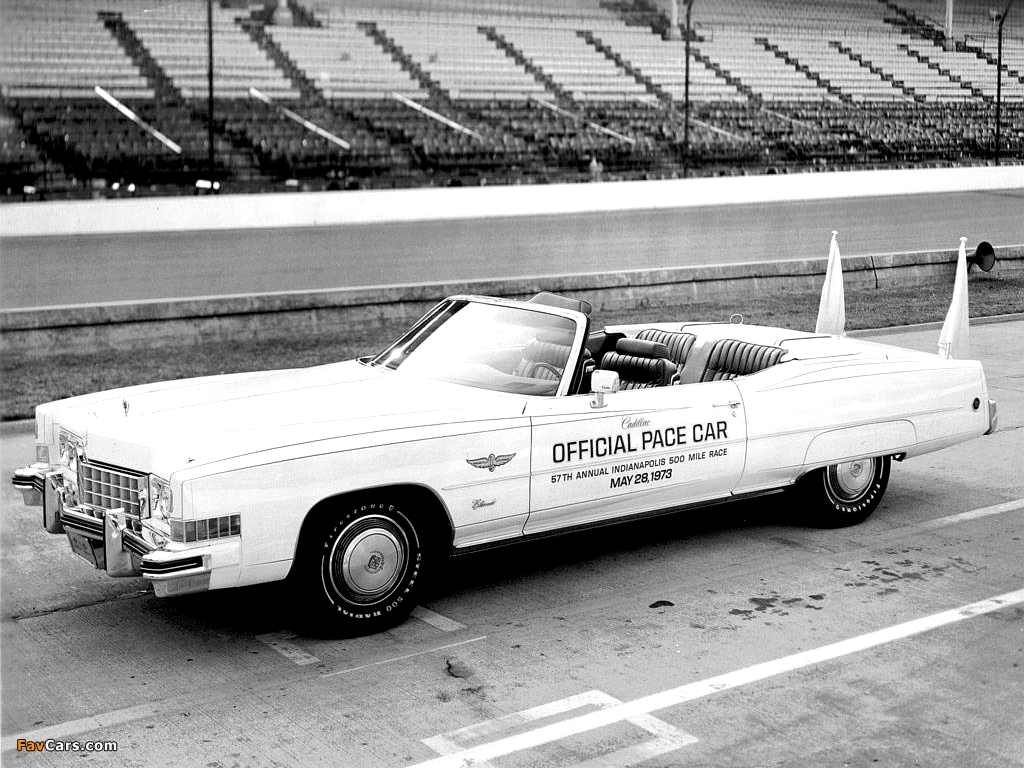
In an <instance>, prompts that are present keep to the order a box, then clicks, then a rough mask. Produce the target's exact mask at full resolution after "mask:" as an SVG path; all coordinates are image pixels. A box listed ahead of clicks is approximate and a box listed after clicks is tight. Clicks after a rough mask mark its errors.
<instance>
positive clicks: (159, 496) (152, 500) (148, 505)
mask: <svg viewBox="0 0 1024 768" xmlns="http://www.w3.org/2000/svg"><path fill="white" fill-rule="evenodd" d="M173 508H174V499H173V498H172V497H171V483H170V481H168V480H164V479H163V478H162V477H157V476H156V475H150V476H149V492H148V493H147V494H146V498H145V500H144V504H143V505H142V516H143V517H155V518H158V519H160V520H169V519H170V517H171V510H172V509H173Z"/></svg>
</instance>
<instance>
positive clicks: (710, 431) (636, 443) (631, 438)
mask: <svg viewBox="0 0 1024 768" xmlns="http://www.w3.org/2000/svg"><path fill="white" fill-rule="evenodd" d="M647 423H648V422H647V420H646V419H624V420H623V427H627V424H628V425H629V426H637V427H638V426H640V425H641V424H644V425H646V424H647ZM627 428H628V427H627ZM728 437H729V423H728V422H726V421H719V422H702V423H699V424H693V425H691V426H689V427H688V426H685V425H678V426H674V427H662V428H661V429H644V430H642V431H641V432H639V433H636V432H626V433H624V434H621V435H608V436H601V437H592V438H587V439H585V440H569V441H567V442H564V443H555V444H554V445H552V446H551V460H552V461H553V462H554V463H555V464H564V463H566V462H570V461H583V460H585V459H601V458H605V457H607V456H618V455H621V454H627V453H637V452H639V451H654V450H658V449H659V448H674V447H676V446H679V445H688V444H689V443H703V442H705V441H708V440H725V439H728Z"/></svg>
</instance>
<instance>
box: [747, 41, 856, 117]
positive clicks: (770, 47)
mask: <svg viewBox="0 0 1024 768" xmlns="http://www.w3.org/2000/svg"><path fill="white" fill-rule="evenodd" d="M754 42H755V43H757V44H758V45H760V46H762V47H763V48H764V49H765V50H766V51H768V52H770V53H772V54H774V56H775V57H776V58H778V59H782V60H783V61H784V62H786V63H787V64H789V66H791V67H792V68H793V69H795V70H796V71H797V72H802V73H803V74H804V76H805V77H807V78H808V79H809V80H812V81H813V82H814V83H815V84H816V85H817V86H818V87H819V88H823V89H825V90H826V91H827V92H828V93H830V94H832V95H833V96H835V97H836V98H837V99H839V100H840V101H845V102H847V103H852V102H853V98H852V97H851V96H849V95H847V94H845V93H843V91H842V89H840V88H838V87H836V86H834V85H832V83H831V82H829V81H828V80H826V79H825V78H824V77H822V76H821V73H819V72H815V71H814V70H812V69H811V68H810V67H808V66H807V65H806V64H802V63H801V62H800V60H799V59H797V58H795V57H793V56H791V55H790V54H789V52H788V51H784V50H783V49H782V48H780V47H779V46H778V45H776V44H775V43H772V42H770V41H769V40H768V38H767V37H755V38H754Z"/></svg>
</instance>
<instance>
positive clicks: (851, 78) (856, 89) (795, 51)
mask: <svg viewBox="0 0 1024 768" xmlns="http://www.w3.org/2000/svg"><path fill="white" fill-rule="evenodd" d="M832 34H833V33H830V34H829V35H822V34H820V32H818V31H815V30H801V29H794V30H772V31H771V33H770V34H769V35H767V36H766V38H765V39H766V40H767V41H768V43H769V44H770V45H776V46H778V47H779V48H780V49H783V50H785V51H786V52H787V53H788V54H789V55H790V56H791V57H793V58H794V59H796V60H799V62H800V63H801V64H804V65H806V66H807V67H808V68H809V69H811V70H813V71H814V72H816V73H818V74H820V76H821V77H822V78H823V79H826V80H827V81H828V83H830V84H831V85H832V86H833V87H835V88H838V89H839V90H840V91H841V92H842V93H843V94H844V95H845V96H848V97H849V99H850V100H851V101H853V102H856V103H865V102H888V101H897V102H898V101H909V100H912V99H911V97H910V96H908V95H907V94H905V93H904V92H903V91H902V90H900V88H899V87H898V86H897V85H896V84H895V83H894V78H892V77H889V78H888V79H886V78H885V76H884V73H882V72H881V71H880V70H877V69H875V70H873V69H871V68H869V67H867V66H865V65H864V64H863V63H862V62H860V61H857V60H855V59H852V58H850V57H849V56H847V55H846V54H844V53H842V52H841V51H840V50H839V49H838V48H837V47H836V46H838V45H841V44H840V43H839V41H838V40H832V39H830V38H831V35H832ZM834 34H837V35H838V32H834ZM833 43H834V45H833Z"/></svg>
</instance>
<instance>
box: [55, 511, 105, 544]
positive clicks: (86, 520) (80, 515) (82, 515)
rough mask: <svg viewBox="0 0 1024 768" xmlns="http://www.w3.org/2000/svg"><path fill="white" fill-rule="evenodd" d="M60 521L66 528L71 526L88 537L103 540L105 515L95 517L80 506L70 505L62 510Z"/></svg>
mask: <svg viewBox="0 0 1024 768" xmlns="http://www.w3.org/2000/svg"><path fill="white" fill-rule="evenodd" d="M60 521H61V523H62V524H63V525H64V527H65V528H70V529H71V530H73V531H75V532H77V533H81V534H82V535H83V536H85V537H87V538H90V539H96V540H97V541H103V521H104V517H103V516H101V517H94V516H93V515H90V514H87V513H86V512H84V511H82V510H81V508H80V507H77V508H76V507H69V508H65V509H62V510H61V512H60Z"/></svg>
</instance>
